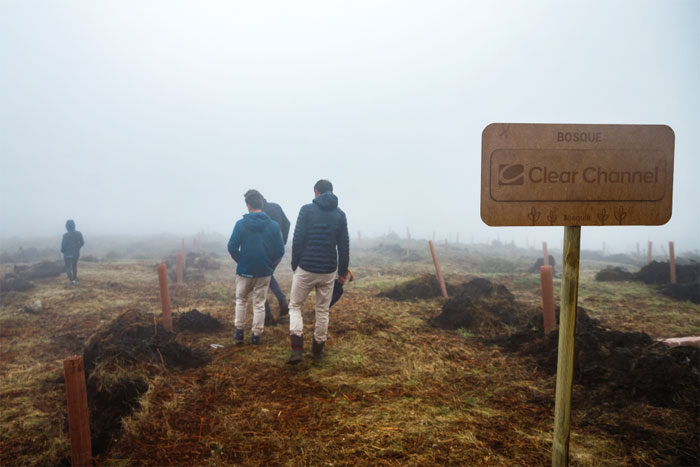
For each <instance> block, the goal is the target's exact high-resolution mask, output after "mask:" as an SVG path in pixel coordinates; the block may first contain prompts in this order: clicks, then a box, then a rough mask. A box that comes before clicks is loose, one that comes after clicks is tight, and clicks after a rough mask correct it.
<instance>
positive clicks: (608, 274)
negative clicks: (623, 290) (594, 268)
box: [595, 266, 633, 282]
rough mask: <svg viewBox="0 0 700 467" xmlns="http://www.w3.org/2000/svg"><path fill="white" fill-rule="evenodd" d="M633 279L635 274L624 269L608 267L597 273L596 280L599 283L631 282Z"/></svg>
mask: <svg viewBox="0 0 700 467" xmlns="http://www.w3.org/2000/svg"><path fill="white" fill-rule="evenodd" d="M632 277H633V274H632V273H631V272H629V271H628V270H626V269H624V268H621V267H619V266H618V267H612V266H608V267H606V268H605V269H602V270H600V271H598V272H597V273H596V275H595V280H597V281H599V282H617V281H631V280H632Z"/></svg>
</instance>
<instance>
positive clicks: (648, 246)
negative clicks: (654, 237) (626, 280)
mask: <svg viewBox="0 0 700 467" xmlns="http://www.w3.org/2000/svg"><path fill="white" fill-rule="evenodd" d="M649 263H651V240H649V244H648V245H647V264H649Z"/></svg>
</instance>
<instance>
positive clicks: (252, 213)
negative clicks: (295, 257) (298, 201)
mask: <svg viewBox="0 0 700 467" xmlns="http://www.w3.org/2000/svg"><path fill="white" fill-rule="evenodd" d="M245 202H246V205H247V207H248V214H246V215H244V216H243V219H241V220H239V221H238V222H236V226H235V227H234V229H233V233H232V234H231V238H230V239H229V241H228V252H229V253H230V254H231V258H233V260H234V261H236V262H237V263H238V266H237V267H236V317H235V320H234V325H235V327H236V331H235V333H234V335H233V341H234V343H235V344H236V345H240V344H243V327H244V326H245V321H246V315H247V311H248V310H247V308H248V296H249V295H251V293H252V296H253V329H252V335H251V336H250V342H251V343H252V344H254V345H257V344H260V335H261V334H262V332H263V329H264V327H265V299H266V298H267V289H268V286H269V284H270V277H271V276H272V272H273V271H274V270H275V267H277V265H278V264H279V262H280V260H281V259H282V256H284V243H283V242H282V232H281V231H280V226H279V224H278V223H277V222H275V221H273V220H272V219H270V217H269V216H268V215H267V214H265V213H264V212H262V207H263V198H262V196H261V195H260V193H258V192H255V193H252V194H248V196H246V197H245Z"/></svg>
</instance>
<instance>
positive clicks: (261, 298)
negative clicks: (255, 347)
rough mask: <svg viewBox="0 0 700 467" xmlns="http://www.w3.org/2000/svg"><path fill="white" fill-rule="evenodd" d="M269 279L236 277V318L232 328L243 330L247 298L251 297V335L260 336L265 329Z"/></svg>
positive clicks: (266, 277)
mask: <svg viewBox="0 0 700 467" xmlns="http://www.w3.org/2000/svg"><path fill="white" fill-rule="evenodd" d="M270 277H271V276H265V277H243V276H239V275H236V318H235V320H234V323H233V324H234V326H236V329H243V328H244V326H245V322H246V318H247V317H248V297H249V296H250V295H252V297H253V334H257V335H260V334H262V332H263V329H264V328H265V299H267V288H268V286H269V285H270Z"/></svg>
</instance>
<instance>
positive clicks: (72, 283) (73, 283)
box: [70, 281, 78, 286]
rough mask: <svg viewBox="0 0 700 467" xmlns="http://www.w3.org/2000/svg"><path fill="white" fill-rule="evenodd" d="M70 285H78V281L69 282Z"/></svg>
mask: <svg viewBox="0 0 700 467" xmlns="http://www.w3.org/2000/svg"><path fill="white" fill-rule="evenodd" d="M70 284H71V285H73V286H75V285H78V281H70Z"/></svg>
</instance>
